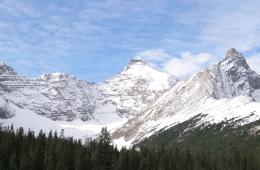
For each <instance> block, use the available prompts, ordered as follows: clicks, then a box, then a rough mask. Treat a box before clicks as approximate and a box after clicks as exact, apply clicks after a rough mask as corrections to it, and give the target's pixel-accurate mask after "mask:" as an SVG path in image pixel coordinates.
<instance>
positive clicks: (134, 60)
mask: <svg viewBox="0 0 260 170" xmlns="http://www.w3.org/2000/svg"><path fill="white" fill-rule="evenodd" d="M136 64H138V65H146V64H147V63H146V62H145V61H144V60H143V59H142V58H141V57H139V56H135V57H134V58H132V59H131V60H130V61H129V63H128V65H136Z"/></svg>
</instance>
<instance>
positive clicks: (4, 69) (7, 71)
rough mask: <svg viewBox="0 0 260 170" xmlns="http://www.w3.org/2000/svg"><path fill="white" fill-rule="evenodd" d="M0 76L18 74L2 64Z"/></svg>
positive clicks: (0, 64) (0, 65)
mask: <svg viewBox="0 0 260 170" xmlns="http://www.w3.org/2000/svg"><path fill="white" fill-rule="evenodd" d="M0 75H17V72H15V71H14V69H13V68H12V67H10V66H8V65H6V64H5V63H0Z"/></svg>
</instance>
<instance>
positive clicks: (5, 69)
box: [0, 57, 178, 121]
mask: <svg viewBox="0 0 260 170" xmlns="http://www.w3.org/2000/svg"><path fill="white" fill-rule="evenodd" d="M177 81H178V79H177V78H176V77H174V76H171V75H167V74H165V73H161V72H158V71H156V70H153V69H152V68H151V67H150V66H149V65H148V64H146V62H145V61H143V60H142V59H141V58H140V57H135V58H133V59H132V60H131V61H130V62H129V64H128V66H127V67H126V68H125V69H124V70H123V71H122V72H121V73H119V74H118V75H116V76H114V77H112V78H111V79H108V80H106V81H105V82H103V83H100V84H96V83H90V82H85V81H81V80H78V79H77V78H76V77H75V76H72V75H69V74H64V73H54V74H44V75H42V76H40V77H39V78H30V77H26V76H19V75H17V73H16V72H15V71H14V69H13V68H11V67H10V66H7V65H5V64H3V63H2V64H1V65H0V95H1V96H2V98H3V99H4V100H5V101H8V102H11V103H14V104H15V105H17V106H19V107H20V108H26V109H29V110H32V111H33V112H35V113H37V114H40V115H43V116H46V117H48V118H50V119H52V120H66V121H72V120H75V119H78V118H80V119H81V120H83V121H88V120H93V119H98V118H97V117H96V114H109V113H116V114H117V115H118V116H119V117H128V116H131V115H134V114H135V113H136V112H137V111H139V110H141V109H143V108H144V107H146V106H147V105H148V104H149V103H150V102H151V101H153V100H154V99H156V98H157V96H158V95H159V94H161V93H162V92H163V91H164V90H167V89H169V88H170V87H171V86H173V85H174V84H175V83H176V82H177ZM12 115H14V114H13V113H12V114H11V113H10V115H9V116H12Z"/></svg>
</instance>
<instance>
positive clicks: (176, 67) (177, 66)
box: [163, 52, 214, 78]
mask: <svg viewBox="0 0 260 170" xmlns="http://www.w3.org/2000/svg"><path fill="white" fill-rule="evenodd" d="M213 61H214V57H213V56H212V55H211V54H209V53H201V54H197V55H192V54H191V53H190V52H184V53H181V57H180V58H176V57H174V58H172V59H171V60H169V61H168V62H166V63H164V68H163V69H164V70H165V71H167V72H169V73H171V74H173V75H175V76H177V77H180V78H186V77H188V76H190V75H192V74H194V73H196V72H197V71H199V70H201V69H202V68H204V67H205V66H208V65H210V64H212V62H213Z"/></svg>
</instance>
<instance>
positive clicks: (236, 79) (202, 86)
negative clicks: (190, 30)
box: [113, 48, 260, 142]
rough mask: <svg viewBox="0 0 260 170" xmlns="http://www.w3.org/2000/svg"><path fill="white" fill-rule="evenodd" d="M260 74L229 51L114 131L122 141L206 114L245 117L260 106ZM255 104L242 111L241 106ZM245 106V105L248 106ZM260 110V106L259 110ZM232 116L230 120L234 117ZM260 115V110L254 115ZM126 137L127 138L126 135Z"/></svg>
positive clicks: (211, 119) (211, 117) (217, 119)
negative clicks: (217, 61)
mask: <svg viewBox="0 0 260 170" xmlns="http://www.w3.org/2000/svg"><path fill="white" fill-rule="evenodd" d="M259 89H260V76H259V75H257V74H256V73H255V72H254V71H252V70H251V69H250V68H249V66H248V64H247V63H246V60H245V58H244V57H243V55H242V54H240V53H238V52H237V51H236V50H235V49H234V48H232V49H230V50H228V52H227V53H226V57H225V58H224V60H223V61H221V62H219V63H217V64H214V65H212V66H210V67H209V68H206V69H204V70H201V71H200V72H198V73H196V74H194V75H193V76H192V77H190V78H189V79H187V80H183V81H180V82H178V83H177V84H176V85H174V86H173V87H171V88H170V89H169V90H167V91H165V93H163V94H162V95H161V96H160V97H159V98H158V99H157V100H156V101H154V102H152V103H151V104H150V105H149V106H148V107H146V108H145V110H142V111H140V112H138V113H137V114H136V115H135V116H134V117H132V118H131V119H129V120H128V122H127V123H125V124H124V125H123V127H122V128H120V129H118V130H116V131H115V132H114V133H113V137H114V138H115V139H118V140H119V141H120V140H122V139H124V140H125V141H132V142H133V141H135V142H138V141H140V140H142V139H144V138H145V137H148V136H150V135H152V134H154V133H157V132H158V131H163V130H164V129H167V128H169V127H171V126H175V125H177V124H178V123H182V122H184V121H186V120H189V119H192V117H194V116H196V115H199V114H204V116H205V117H201V122H200V123H209V122H220V121H222V119H224V118H225V117H228V116H230V115H232V116H233V118H236V119H241V120H243V118H244V117H247V116H248V117H250V116H252V112H253V111H255V110H254V109H255V108H254V107H255V106H258V107H259V106H260V104H259V103H254V101H260V100H259V99H260V90H259ZM249 105H251V106H254V107H252V109H251V110H247V111H245V110H244V111H243V114H241V113H242V112H239V111H238V110H240V109H238V108H240V107H241V108H245V107H247V106H248V108H250V106H249ZM244 106H245V107H244ZM257 110H260V107H259V108H258V109H257ZM232 116H230V119H232ZM253 116H254V118H252V120H254V119H255V117H258V116H260V113H258V114H256V115H253ZM122 137H123V138H122Z"/></svg>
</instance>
